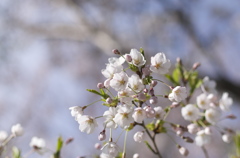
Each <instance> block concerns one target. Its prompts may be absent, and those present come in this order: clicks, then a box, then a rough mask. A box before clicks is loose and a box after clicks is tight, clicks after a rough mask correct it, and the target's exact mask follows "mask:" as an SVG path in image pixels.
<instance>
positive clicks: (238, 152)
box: [234, 133, 240, 157]
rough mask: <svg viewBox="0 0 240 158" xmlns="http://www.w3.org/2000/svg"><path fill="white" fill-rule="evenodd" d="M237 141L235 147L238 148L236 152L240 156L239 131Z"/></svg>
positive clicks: (235, 138) (235, 139) (235, 140)
mask: <svg viewBox="0 0 240 158" xmlns="http://www.w3.org/2000/svg"><path fill="white" fill-rule="evenodd" d="M234 142H235V148H236V154H237V156H239V157H240V133H237V134H236V136H235V137H234Z"/></svg>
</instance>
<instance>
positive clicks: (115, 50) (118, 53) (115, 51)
mask: <svg viewBox="0 0 240 158" xmlns="http://www.w3.org/2000/svg"><path fill="white" fill-rule="evenodd" d="M112 52H113V53H114V54H117V55H120V54H121V53H120V52H119V50H117V49H113V50H112Z"/></svg>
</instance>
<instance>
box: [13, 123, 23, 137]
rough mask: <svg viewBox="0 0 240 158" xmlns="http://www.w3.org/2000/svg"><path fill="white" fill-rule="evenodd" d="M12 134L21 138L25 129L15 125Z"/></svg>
mask: <svg viewBox="0 0 240 158" xmlns="http://www.w3.org/2000/svg"><path fill="white" fill-rule="evenodd" d="M11 131H12V134H13V135H14V136H21V135H23V132H24V131H23V127H22V126H21V125H20V124H19V123H18V124H16V125H13V126H12V128H11Z"/></svg>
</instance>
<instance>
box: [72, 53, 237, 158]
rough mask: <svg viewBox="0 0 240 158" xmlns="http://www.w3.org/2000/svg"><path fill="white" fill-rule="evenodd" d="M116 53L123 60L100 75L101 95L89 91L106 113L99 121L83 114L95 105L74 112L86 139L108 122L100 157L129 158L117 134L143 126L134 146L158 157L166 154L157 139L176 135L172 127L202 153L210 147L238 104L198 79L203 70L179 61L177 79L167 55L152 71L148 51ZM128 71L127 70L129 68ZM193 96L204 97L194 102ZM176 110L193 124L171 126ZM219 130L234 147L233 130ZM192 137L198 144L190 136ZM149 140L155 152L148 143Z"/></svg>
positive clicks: (182, 150)
mask: <svg viewBox="0 0 240 158" xmlns="http://www.w3.org/2000/svg"><path fill="white" fill-rule="evenodd" d="M113 52H114V53H115V54H118V55H119V57H112V58H109V59H108V61H109V62H108V63H107V64H106V68H105V69H103V70H102V71H101V73H102V74H103V76H104V77H105V78H106V79H105V81H104V82H102V83H98V85H97V87H98V90H91V89H88V91H89V92H92V93H95V94H97V95H99V96H101V101H103V105H104V106H105V109H106V111H105V112H104V113H103V114H102V116H100V117H92V116H89V115H86V114H85V113H84V109H86V108H87V107H88V106H90V105H92V104H90V105H87V106H83V107H80V106H75V107H71V108H70V110H71V115H72V116H73V117H74V118H75V120H76V121H77V122H78V123H79V129H80V131H81V132H86V133H87V134H90V133H92V132H93V131H94V130H95V129H96V128H97V127H98V123H97V119H101V118H103V126H102V127H101V128H102V130H101V132H100V134H99V137H98V139H99V141H103V140H106V137H107V136H106V132H105V131H106V130H110V135H109V136H108V137H109V139H108V140H107V141H106V142H104V145H103V147H101V144H99V143H97V144H96V145H95V148H97V149H101V151H102V153H101V154H100V157H102V158H113V157H117V156H118V155H119V153H121V155H122V157H126V150H125V149H126V139H125V142H124V147H123V150H122V151H121V150H120V147H119V146H118V144H117V140H115V139H114V138H113V137H112V135H111V133H112V131H113V130H115V129H116V128H122V129H123V130H125V131H126V135H127V132H129V131H130V130H132V129H133V128H134V127H135V126H141V127H142V130H141V131H137V132H136V133H135V134H134V138H133V140H134V141H136V142H138V143H141V142H145V144H146V145H147V147H148V148H150V149H151V151H152V152H153V153H154V154H156V155H157V156H158V157H161V153H160V151H159V149H158V147H157V144H156V135H158V134H161V133H162V134H164V133H168V132H169V131H172V130H169V128H168V127H171V128H172V129H173V130H174V132H175V133H176V136H178V137H180V138H182V139H183V140H184V141H186V142H188V143H193V142H195V144H196V145H197V146H201V147H203V146H204V145H206V144H208V143H210V142H211V137H212V135H213V129H214V128H215V127H216V125H217V123H218V122H219V121H220V120H222V119H223V118H224V117H222V116H223V115H222V113H223V112H226V111H228V110H229V108H230V106H231V105H232V103H233V101H232V99H231V98H230V97H229V95H228V93H226V92H225V93H223V95H222V97H221V98H220V99H218V95H217V91H216V89H215V88H216V83H215V82H214V81H212V80H210V79H209V78H208V77H205V78H204V79H200V78H199V77H198V73H197V71H196V68H197V67H199V64H194V65H193V67H192V69H191V70H189V71H187V70H186V69H185V68H184V67H183V65H182V62H181V60H180V59H178V60H177V64H176V67H175V69H174V70H173V73H169V69H170V67H171V62H170V60H169V59H167V57H166V55H165V54H164V53H157V54H156V55H155V56H153V57H151V60H150V64H149V65H147V63H148V62H147V59H146V57H145V54H144V50H143V49H140V51H138V50H137V49H131V51H130V53H129V54H121V53H120V52H119V51H118V50H113ZM125 65H126V66H127V67H124V66H125ZM153 74H155V75H153ZM157 74H158V75H162V76H165V77H166V78H167V79H168V80H169V81H170V82H171V84H169V83H167V81H162V80H159V79H157V78H154V77H153V76H156V75H157ZM169 81H168V82H169ZM158 84H164V85H165V86H167V87H168V89H169V90H168V91H167V92H166V93H165V94H164V95H163V94H156V93H155V89H157V87H158V86H157V85H158ZM193 93H198V94H199V93H200V94H199V95H198V96H197V97H196V98H193ZM114 94H116V95H114ZM166 94H167V95H166ZM161 99H168V100H169V105H162V104H161V102H160V100H161ZM190 101H191V102H190ZM174 108H176V109H179V113H180V114H181V115H182V117H183V119H185V120H186V121H188V122H189V125H188V126H182V125H179V124H176V123H174V122H169V121H167V117H168V114H169V113H170V112H171V110H172V109H174ZM225 118H234V116H233V115H229V116H226V117H225ZM215 129H217V131H218V132H220V133H221V134H222V139H223V141H224V142H227V143H228V142H230V141H231V138H232V136H233V134H234V131H233V130H231V129H226V128H223V129H219V128H215ZM187 133H188V135H189V134H191V135H192V137H195V138H194V139H192V138H191V137H189V136H186V134H187ZM125 138H126V137H125ZM149 140H150V141H152V144H153V146H151V145H150V144H149V143H148V141H149ZM176 145H177V147H178V150H179V153H180V154H182V155H184V156H187V155H188V153H189V151H188V150H187V149H186V148H184V147H182V146H181V145H179V144H176ZM128 157H129V156H128ZM133 157H139V154H137V153H136V154H134V155H133Z"/></svg>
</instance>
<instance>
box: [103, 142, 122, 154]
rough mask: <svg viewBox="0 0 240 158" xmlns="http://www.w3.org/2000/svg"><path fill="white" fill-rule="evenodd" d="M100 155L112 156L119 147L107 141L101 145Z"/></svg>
mask: <svg viewBox="0 0 240 158" xmlns="http://www.w3.org/2000/svg"><path fill="white" fill-rule="evenodd" d="M101 150H102V154H101V155H102V156H100V157H101V158H102V157H103V158H114V157H116V156H117V154H118V152H119V147H118V146H117V144H116V143H114V142H108V143H106V144H105V145H104V146H103V147H102V149H101Z"/></svg>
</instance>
